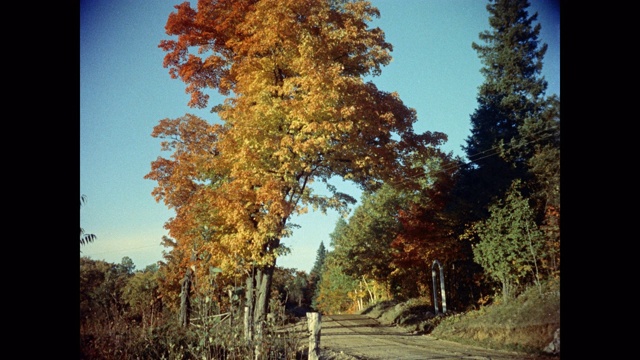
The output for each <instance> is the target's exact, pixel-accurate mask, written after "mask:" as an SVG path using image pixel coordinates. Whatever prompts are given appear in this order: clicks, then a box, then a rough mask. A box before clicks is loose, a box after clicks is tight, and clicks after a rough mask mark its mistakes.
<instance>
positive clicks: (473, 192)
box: [452, 0, 551, 224]
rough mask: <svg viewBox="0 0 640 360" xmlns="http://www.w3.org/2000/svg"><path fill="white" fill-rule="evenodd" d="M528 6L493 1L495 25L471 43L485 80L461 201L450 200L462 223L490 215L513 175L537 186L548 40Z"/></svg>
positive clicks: (462, 180) (468, 145)
mask: <svg viewBox="0 0 640 360" xmlns="http://www.w3.org/2000/svg"><path fill="white" fill-rule="evenodd" d="M529 5H530V4H529V2H528V1H527V0H517V1H513V0H495V1H491V2H490V3H489V5H487V10H488V11H489V14H490V17H489V24H490V25H491V30H487V31H484V32H482V33H480V35H479V37H480V40H482V43H481V44H477V43H473V44H472V47H473V49H474V50H476V51H477V52H478V55H479V57H480V60H481V61H482V63H483V68H482V69H481V72H482V74H483V75H484V77H485V81H484V83H483V84H482V85H481V86H480V92H479V94H478V104H479V105H478V108H477V109H476V111H475V112H474V113H473V114H472V116H471V135H470V136H469V138H467V141H466V146H464V147H463V148H464V150H465V152H466V154H467V158H468V159H469V160H470V163H469V164H467V165H466V166H463V167H462V168H461V172H460V176H461V178H460V181H459V182H458V185H457V188H456V190H455V194H456V196H457V198H458V201H457V203H455V204H454V205H452V208H453V209H455V211H456V212H457V214H458V215H459V216H460V217H461V219H460V222H461V224H468V223H471V222H475V221H478V220H484V219H486V217H487V216H488V205H489V204H491V203H492V202H494V201H495V200H496V199H499V198H502V197H503V195H504V193H505V192H506V190H507V189H508V188H509V186H510V184H511V182H512V181H513V180H515V179H522V180H523V182H524V185H525V193H527V195H528V193H529V192H532V191H534V190H533V189H532V188H533V187H534V184H530V181H531V180H532V179H531V178H532V174H531V173H530V171H529V170H530V169H529V166H531V158H532V157H534V156H535V154H536V148H535V147H534V144H535V143H536V142H534V141H539V140H540V139H539V137H540V135H544V134H543V133H539V132H536V131H533V132H532V131H531V130H533V129H539V128H540V127H542V128H544V127H545V125H543V126H541V124H542V123H546V120H545V119H544V112H545V111H546V109H547V107H548V102H547V100H546V99H545V91H546V89H547V82H546V81H545V80H544V77H542V76H541V70H542V64H543V58H544V55H545V53H546V50H547V45H546V44H540V43H539V38H538V36H539V34H540V29H541V27H540V24H536V20H537V14H533V15H531V16H529V13H528V12H527V8H528V7H529ZM525 128H528V130H527V129H525ZM545 180H551V179H545ZM534 208H536V209H537V208H538V206H534Z"/></svg>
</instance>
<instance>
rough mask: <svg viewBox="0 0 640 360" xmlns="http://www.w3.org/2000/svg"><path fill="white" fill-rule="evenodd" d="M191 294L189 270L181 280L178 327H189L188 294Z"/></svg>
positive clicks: (189, 308)
mask: <svg viewBox="0 0 640 360" xmlns="http://www.w3.org/2000/svg"><path fill="white" fill-rule="evenodd" d="M190 292H191V269H187V272H186V274H184V279H183V280H182V291H181V292H180V318H179V321H180V326H182V327H187V326H189V321H190V318H191V302H190V301H189V293H190Z"/></svg>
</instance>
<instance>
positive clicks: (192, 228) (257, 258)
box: [146, 0, 446, 335]
mask: <svg viewBox="0 0 640 360" xmlns="http://www.w3.org/2000/svg"><path fill="white" fill-rule="evenodd" d="M176 10H177V11H176V12H173V13H171V14H170V15H169V18H168V21H167V24H166V27H165V29H166V32H167V34H168V35H170V36H174V37H175V38H174V39H170V40H163V41H162V42H161V43H160V47H161V48H162V49H163V50H164V51H165V52H166V55H165V59H164V66H165V67H167V68H169V72H170V74H171V76H172V77H173V78H180V79H181V80H182V81H184V82H185V83H186V84H187V87H186V91H187V92H188V93H190V94H191V100H190V102H189V104H188V105H189V106H192V107H197V108H205V107H207V106H208V100H209V95H208V94H207V93H206V92H207V91H208V90H217V91H218V92H219V93H220V94H221V95H223V96H225V97H226V99H225V101H224V103H223V104H219V105H216V106H214V107H213V110H214V111H215V112H216V113H217V115H218V117H219V120H220V122H221V124H210V123H208V122H206V121H205V120H202V119H199V118H197V117H195V116H193V115H185V116H184V117H181V118H178V119H173V120H172V119H165V120H162V121H161V122H160V124H159V125H158V126H156V127H155V129H154V132H153V136H154V137H158V138H161V139H164V140H165V141H163V143H162V148H163V150H168V151H173V155H172V158H173V159H164V158H158V160H156V161H154V162H153V163H152V170H151V172H150V173H149V174H148V175H147V176H146V178H148V179H152V180H155V181H157V182H158V186H157V187H156V188H155V189H154V191H153V195H154V196H155V198H156V200H157V201H160V200H163V201H164V202H165V204H167V205H168V206H169V207H170V208H173V209H175V211H176V216H175V217H174V218H172V219H170V221H168V222H167V224H166V228H167V229H168V230H169V232H170V234H171V236H172V237H173V238H174V239H175V240H176V242H177V248H180V249H182V252H183V257H182V260H180V263H181V266H180V267H179V268H180V269H182V270H180V271H186V270H185V269H186V268H188V267H190V266H194V267H196V269H198V268H200V267H202V268H203V269H206V267H208V266H210V264H211V263H213V264H215V266H220V267H221V268H222V269H223V270H224V271H226V272H232V269H233V268H235V267H237V266H241V267H242V268H243V271H244V276H246V277H247V279H248V282H247V288H246V290H247V294H248V299H247V300H248V305H249V306H250V307H251V309H252V310H251V312H252V314H253V320H254V323H255V324H260V323H262V322H264V319H265V315H266V312H267V311H268V309H267V305H268V303H267V300H268V295H269V293H270V291H269V290H270V286H271V281H272V277H273V271H274V269H275V264H276V259H277V258H278V256H280V255H281V254H283V253H284V252H286V249H285V248H284V247H283V245H282V244H281V239H282V238H283V237H286V236H288V235H289V234H290V233H291V227H290V225H291V224H289V219H290V217H291V216H292V215H294V214H301V213H304V212H306V211H307V208H308V207H309V206H311V207H312V208H314V209H320V210H321V211H325V210H326V209H337V210H339V211H342V210H345V209H346V207H347V206H348V205H349V204H350V203H352V202H354V199H353V198H351V197H350V196H348V195H346V194H341V193H340V192H338V191H337V189H336V188H335V187H333V186H331V185H329V180H330V179H332V178H334V177H340V178H343V179H345V180H351V181H354V182H355V183H357V184H359V185H360V186H361V187H362V188H363V189H375V188H376V187H379V186H380V184H382V183H383V182H385V181H392V182H394V181H395V182H398V181H399V180H400V179H402V178H404V177H406V176H411V175H412V174H413V172H415V171H416V170H415V169H411V168H410V167H407V166H404V165H405V164H410V163H411V162H412V161H411V160H412V159H415V158H428V157H430V156H431V155H432V154H433V153H435V152H437V151H438V146H439V145H441V143H442V142H443V141H445V140H446V137H445V136H444V135H443V134H440V133H430V132H426V133H424V134H416V133H414V131H413V124H414V122H415V121H416V113H415V111H414V110H413V109H410V108H408V107H406V106H405V105H404V104H403V103H402V101H401V100H400V98H399V96H398V94H396V93H388V92H385V91H382V90H380V89H378V88H377V87H376V86H375V85H374V84H373V83H372V82H367V81H365V80H364V78H365V77H366V76H375V75H378V74H380V72H381V67H382V66H384V65H386V64H388V63H389V61H390V60H391V56H390V51H391V49H392V46H391V44H389V43H387V42H386V41H385V38H384V32H383V31H382V30H380V29H379V28H369V27H368V22H369V21H370V20H371V19H372V18H373V17H374V16H378V15H379V12H378V10H377V9H376V8H375V7H373V6H371V4H370V3H369V2H367V1H353V2H340V1H327V0H305V1H303V0H284V1H283V0H260V1H257V0H244V1H204V0H201V1H198V3H197V6H196V8H192V7H191V6H190V4H189V3H188V2H185V3H182V4H180V5H177V6H176ZM318 182H321V183H325V184H327V187H328V190H329V193H330V194H329V195H319V194H317V193H315V192H314V191H313V188H312V187H311V185H312V184H314V183H318ZM254 290H255V291H254ZM258 331H259V327H258ZM258 335H259V334H258Z"/></svg>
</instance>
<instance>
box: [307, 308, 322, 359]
mask: <svg viewBox="0 0 640 360" xmlns="http://www.w3.org/2000/svg"><path fill="white" fill-rule="evenodd" d="M321 321H322V316H321V315H320V313H317V312H308V313H307V325H308V327H309V360H318V359H319V357H320V328H321Z"/></svg>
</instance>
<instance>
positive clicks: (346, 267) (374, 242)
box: [331, 185, 406, 283]
mask: <svg viewBox="0 0 640 360" xmlns="http://www.w3.org/2000/svg"><path fill="white" fill-rule="evenodd" d="M405 203H406V198H405V197H404V196H403V195H402V193H401V192H399V191H397V190H395V189H394V188H392V187H391V186H389V185H383V186H382V187H381V188H380V189H379V190H378V191H376V192H366V193H364V194H363V195H362V199H361V205H360V206H358V207H357V208H356V209H355V210H354V213H353V215H352V216H351V218H349V222H348V223H347V222H345V221H344V220H343V219H339V220H338V223H337V224H336V227H335V230H334V232H333V233H332V234H331V245H332V246H333V248H334V251H333V256H334V258H335V261H336V262H337V263H338V264H339V265H340V266H341V268H342V270H343V271H344V273H345V274H348V275H350V276H351V277H353V278H361V277H363V276H364V277H366V278H370V279H374V280H376V281H377V282H380V283H388V279H389V275H390V274H391V271H392V270H393V269H391V267H390V264H391V262H392V259H393V249H392V247H391V242H392V241H393V239H394V238H395V237H396V235H397V234H398V232H399V231H400V230H401V225H400V223H399V221H398V219H397V215H398V210H399V209H400V208H401V207H402V206H403V205H405Z"/></svg>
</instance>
